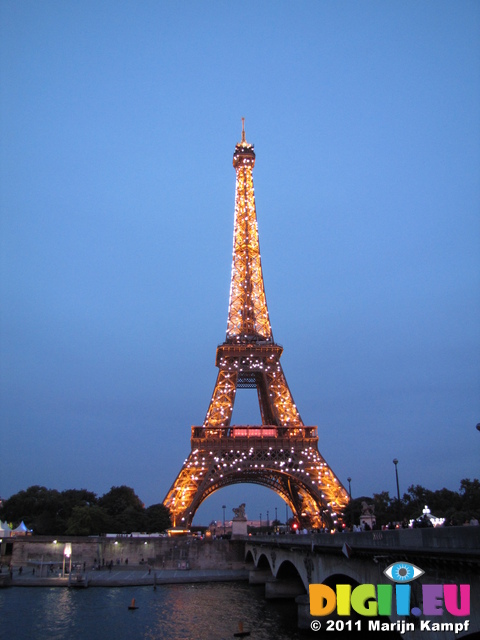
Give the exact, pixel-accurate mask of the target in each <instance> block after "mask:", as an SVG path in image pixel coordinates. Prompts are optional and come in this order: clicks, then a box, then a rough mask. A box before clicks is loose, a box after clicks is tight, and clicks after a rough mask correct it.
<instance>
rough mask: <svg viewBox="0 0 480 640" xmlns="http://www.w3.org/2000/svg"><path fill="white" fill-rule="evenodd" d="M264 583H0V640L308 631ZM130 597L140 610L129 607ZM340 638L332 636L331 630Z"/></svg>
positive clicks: (262, 636)
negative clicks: (73, 586) (80, 586)
mask: <svg viewBox="0 0 480 640" xmlns="http://www.w3.org/2000/svg"><path fill="white" fill-rule="evenodd" d="M263 591H264V590H263V587H261V586H252V585H248V583H246V582H224V583H221V582H216V583H210V584H191V585H186V584H182V585H159V586H157V588H156V590H154V589H153V587H117V588H106V587H90V588H88V589H67V588H65V587H56V588H55V587H11V588H7V589H0V638H1V639H2V640H4V639H5V640H7V639H8V640H27V639H28V640H224V639H227V638H233V634H234V633H236V632H238V630H239V622H240V621H242V622H243V626H244V630H245V631H251V635H250V638H252V640H297V639H300V638H302V640H305V638H308V637H312V636H311V634H310V633H308V632H307V635H305V634H304V633H301V632H299V631H298V630H297V613H296V605H295V603H294V602H289V601H285V600H280V601H266V600H265V598H264V596H263ZM132 598H135V604H136V605H137V606H138V609H136V610H134V611H130V610H128V605H129V604H130V602H131V600H132ZM336 637H337V638H338V636H336Z"/></svg>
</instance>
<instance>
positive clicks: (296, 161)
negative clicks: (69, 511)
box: [0, 0, 480, 523]
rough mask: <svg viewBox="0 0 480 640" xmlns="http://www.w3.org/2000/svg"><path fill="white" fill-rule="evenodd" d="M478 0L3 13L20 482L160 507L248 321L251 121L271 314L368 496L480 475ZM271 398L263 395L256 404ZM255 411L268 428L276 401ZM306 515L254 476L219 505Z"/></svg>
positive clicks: (7, 235) (291, 369)
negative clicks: (233, 289)
mask: <svg viewBox="0 0 480 640" xmlns="http://www.w3.org/2000/svg"><path fill="white" fill-rule="evenodd" d="M479 33H480V5H479V4H478V3H477V2H473V1H472V2H469V1H461V2H458V1H453V0H452V1H442V0H435V1H433V0H432V1H428V0H426V1H424V2H416V1H415V2H412V1H409V0H402V1H398V2H397V1H395V0H392V1H391V2H388V3H386V2H381V1H364V2H353V1H344V2H330V1H322V0H320V1H316V2H300V3H295V4H294V3H290V2H282V1H276V2H273V1H272V2H270V1H263V2H250V1H246V2H243V3H241V4H238V3H231V2H226V1H225V2H215V1H212V2H208V3H206V2H203V3H201V2H184V3H182V4H181V5H180V4H179V3H174V2H161V1H157V2H152V1H145V2H141V3H138V2H133V1H131V2H127V1H117V2H109V1H104V2H100V3H99V2H93V1H88V0H86V1H83V2H81V3H80V2H74V1H58V2H54V1H49V0H46V1H45V2H41V3H39V2H33V1H28V0H27V1H24V2H21V3H19V2H15V1H10V0H4V1H3V2H2V3H1V5H0V55H1V59H0V74H1V75H0V99H1V102H0V117H1V120H0V135H1V139H2V144H1V150H0V181H1V193H0V215H1V217H0V235H1V238H0V243H1V244H0V250H1V263H0V267H1V273H0V303H1V310H0V373H1V379H0V383H1V385H0V392H1V398H0V400H1V406H0V421H1V423H0V424H1V433H2V447H1V449H2V456H1V457H2V464H1V468H0V496H2V497H3V498H6V497H8V496H10V495H11V494H13V493H15V492H17V491H19V490H21V489H24V488H26V487H28V486H30V485H32V484H40V485H45V486H47V487H49V488H57V489H67V488H82V487H85V488H88V489H90V490H92V491H95V492H96V493H98V494H99V495H101V494H102V493H104V492H105V491H107V490H109V489H110V487H111V486H114V485H120V484H127V485H129V486H132V487H133V488H134V489H135V491H136V492H137V494H138V495H139V496H140V498H141V499H142V500H143V501H144V502H145V503H146V504H147V505H149V504H153V503H156V502H160V501H162V500H163V498H164V497H165V495H166V493H167V491H168V489H169V488H170V485H171V483H172V482H173V480H174V478H175V477H176V475H177V473H178V471H179V470H180V467H181V465H182V463H183V460H184V459H185V458H186V456H187V455H188V453H189V450H190V442H189V439H190V427H191V425H198V424H202V422H203V419H204V417H205V413H206V410H207V408H208V404H209V401H210V397H211V393H212V391H213V386H214V383H215V379H216V374H217V369H216V368H215V349H216V346H217V344H219V343H221V342H223V340H224V339H225V333H226V321H227V307H228V294H229V285H230V269H231V252H232V237H233V212H234V188H235V172H234V170H233V167H232V154H233V150H234V147H235V143H236V142H238V141H239V139H240V133H241V117H245V118H246V132H247V139H248V140H249V141H250V142H253V143H254V144H255V151H256V154H257V163H256V166H255V170H254V181H255V191H256V202H257V215H258V224H259V233H260V246H261V251H262V263H263V270H264V279H265V288H266V295H267V302H268V307H269V312H270V319H271V322H272V327H273V333H274V337H275V340H276V341H277V342H278V343H280V344H282V345H283V346H284V354H283V356H282V365H283V369H284V371H285V374H286V377H287V381H288V383H289V386H290V389H291V391H292V394H293V397H294V399H295V402H296V404H297V406H298V408H299V410H300V413H301V416H302V418H303V421H304V423H305V424H307V425H318V427H319V438H320V441H319V449H320V451H321V453H322V454H323V455H324V456H325V458H326V460H327V462H328V463H329V465H330V466H331V467H332V468H333V470H334V471H335V473H336V474H337V475H338V477H339V478H340V480H341V481H342V482H343V483H344V484H345V485H347V477H349V476H350V477H351V478H352V493H353V495H354V496H355V495H357V496H358V495H371V494H372V493H374V492H380V491H382V490H387V491H389V492H390V494H391V495H395V493H396V486H395V474H394V465H393V463H392V460H393V458H394V457H396V458H398V459H399V464H398V471H399V479H400V489H401V492H402V493H403V492H404V491H406V490H407V487H408V486H409V485H411V484H421V485H424V486H426V487H427V488H430V489H432V490H435V489H440V488H442V487H447V488H449V489H453V490H458V488H459V484H460V480H461V479H462V478H473V477H478V475H479V453H480V451H479V450H480V434H479V433H478V432H477V431H476V430H475V425H476V424H477V423H478V422H480V331H479V326H480V295H479V293H480V216H479V213H480V74H479V69H480V37H479V35H478V34H479ZM252 393H253V396H252ZM233 417H234V421H235V422H237V423H241V422H244V421H250V422H257V421H258V420H259V411H258V406H257V403H256V400H255V392H251V391H250V392H249V391H248V390H245V391H241V392H239V394H238V399H237V406H236V407H235V410H234V416H233ZM240 502H246V504H247V515H248V516H249V517H250V518H255V519H257V518H258V517H259V514H260V513H263V517H265V516H266V511H267V509H269V513H270V518H271V517H272V514H273V510H274V508H275V506H277V508H279V509H280V511H279V514H280V512H281V513H283V511H281V510H282V509H283V508H284V507H282V506H281V505H282V504H283V503H282V502H281V501H280V500H279V499H277V498H276V496H275V495H274V494H272V493H271V492H268V491H267V490H265V489H261V488H258V487H255V486H253V485H249V486H243V487H238V486H237V487H233V488H230V489H228V488H227V489H225V490H223V491H220V492H218V493H217V494H215V495H214V496H212V497H211V498H209V499H208V500H207V501H206V502H205V503H204V505H202V507H201V508H200V510H199V512H198V517H197V518H196V521H197V522H200V523H202V522H203V523H207V522H209V521H210V520H211V519H214V518H215V519H221V518H222V509H221V505H222V504H225V505H226V507H227V518H228V517H229V514H231V508H232V507H235V506H238V504H239V503H240Z"/></svg>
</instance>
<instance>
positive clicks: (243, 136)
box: [242, 118, 245, 142]
mask: <svg viewBox="0 0 480 640" xmlns="http://www.w3.org/2000/svg"><path fill="white" fill-rule="evenodd" d="M242 142H245V118H242Z"/></svg>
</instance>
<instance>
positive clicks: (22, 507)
mask: <svg viewBox="0 0 480 640" xmlns="http://www.w3.org/2000/svg"><path fill="white" fill-rule="evenodd" d="M0 519H1V520H2V521H7V522H8V523H9V524H11V525H13V528H15V527H17V526H18V525H19V524H20V522H22V520H23V522H24V523H25V525H26V526H27V527H28V528H29V529H32V530H33V533H35V534H37V535H57V536H61V535H69V536H88V535H99V534H103V533H132V531H141V532H145V533H161V532H163V531H165V530H166V529H168V528H169V527H170V526H171V522H170V513H169V511H168V509H167V508H166V507H165V506H164V505H163V504H161V503H160V504H154V505H152V506H151V507H148V508H147V509H146V508H145V506H144V504H143V503H142V501H141V500H140V498H139V497H138V496H137V495H136V494H135V492H134V490H133V489H131V488H130V487H126V486H125V485H122V486H121V487H112V488H111V489H110V491H108V492H107V493H105V494H104V495H103V496H101V497H97V495H96V494H95V493H93V492H92V491H87V489H67V490H66V491H56V490H55V489H47V488H46V487H40V486H38V485H35V486H32V487H29V488H28V489H26V490H25V491H19V492H18V493H16V494H15V495H13V496H11V497H10V498H8V500H5V501H4V502H3V504H2V507H1V508H0Z"/></svg>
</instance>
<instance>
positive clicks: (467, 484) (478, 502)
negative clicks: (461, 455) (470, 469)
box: [460, 478, 480, 518]
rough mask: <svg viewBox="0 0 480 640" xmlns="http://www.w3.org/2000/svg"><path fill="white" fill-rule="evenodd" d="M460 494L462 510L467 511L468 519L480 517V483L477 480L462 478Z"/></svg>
mask: <svg viewBox="0 0 480 640" xmlns="http://www.w3.org/2000/svg"><path fill="white" fill-rule="evenodd" d="M460 494H461V497H462V508H463V510H464V511H467V512H468V514H469V517H470V518H471V517H473V516H475V517H476V518H479V517H480V482H479V481H478V479H477V478H474V479H473V480H470V479H469V478H464V479H463V480H462V481H461V482H460Z"/></svg>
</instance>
